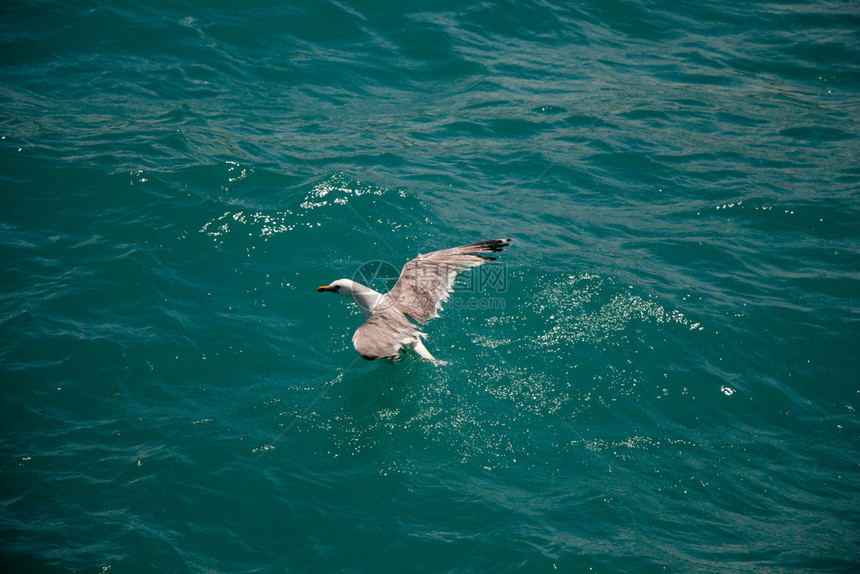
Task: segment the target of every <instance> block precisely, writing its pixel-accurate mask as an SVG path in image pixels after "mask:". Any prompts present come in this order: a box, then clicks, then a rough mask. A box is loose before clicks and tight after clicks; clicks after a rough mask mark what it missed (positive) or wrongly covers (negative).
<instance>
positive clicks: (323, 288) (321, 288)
mask: <svg viewBox="0 0 860 574" xmlns="http://www.w3.org/2000/svg"><path fill="white" fill-rule="evenodd" d="M323 291H334V289H332V288H331V287H330V286H328V285H323V286H322V287H317V293H322V292H323Z"/></svg>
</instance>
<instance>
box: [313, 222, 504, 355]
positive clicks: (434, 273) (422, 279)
mask: <svg viewBox="0 0 860 574" xmlns="http://www.w3.org/2000/svg"><path fill="white" fill-rule="evenodd" d="M510 243H511V240H510V239H492V240H490V241H481V242H480V243H472V244H471V245H462V246H460V247H453V248H451V249H442V250H441V251H433V252H432V253H426V254H424V255H419V256H418V257H416V258H415V259H412V260H411V261H409V262H408V263H406V265H404V266H403V270H402V271H401V272H400V277H399V278H398V279H397V283H395V285H394V288H392V289H391V291H389V292H388V293H385V294H382V293H379V292H378V291H374V290H373V289H371V288H370V287H367V286H366V285H362V284H361V283H358V282H357V281H353V280H351V279H338V280H337V281H334V282H332V283H331V284H330V285H323V286H322V287H318V288H317V291H319V292H322V291H330V292H332V293H337V294H338V295H343V296H344V297H352V298H353V299H354V300H355V302H356V303H358V306H359V307H360V308H361V311H362V313H364V317H365V319H366V320H365V322H364V324H363V325H362V326H361V327H359V328H358V329H357V330H356V331H355V334H354V335H353V336H352V344H353V346H354V347H355V350H356V351H358V354H359V355H361V356H362V357H363V358H365V359H367V360H369V361H372V360H374V359H382V358H386V359H393V360H395V361H397V360H399V359H400V350H401V349H412V350H414V351H415V352H416V353H418V354H419V355H420V356H421V357H423V358H425V359H428V360H430V361H433V363H436V364H438V363H440V361H437V360H436V358H435V357H434V356H433V355H431V354H430V351H428V350H427V348H426V347H425V346H424V343H423V342H422V339H424V338H426V337H427V335H426V334H425V333H422V332H421V331H420V330H419V326H418V325H416V324H415V323H413V322H412V321H415V322H416V323H418V324H419V325H424V324H425V323H426V322H427V321H429V320H430V319H432V318H434V317H438V316H439V310H440V309H442V303H444V302H445V301H447V300H448V294H449V293H451V292H452V290H453V285H454V280H455V279H456V277H457V273H459V272H461V271H464V270H466V269H468V268H469V267H477V266H479V265H483V264H484V263H486V262H487V261H492V260H495V259H496V258H495V257H491V256H488V255H484V253H498V252H499V251H501V250H502V249H504V248H505V247H507V246H508V245H510ZM409 319H412V321H410V320H409Z"/></svg>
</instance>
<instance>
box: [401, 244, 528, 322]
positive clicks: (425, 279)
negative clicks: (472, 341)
mask: <svg viewBox="0 0 860 574" xmlns="http://www.w3.org/2000/svg"><path fill="white" fill-rule="evenodd" d="M510 242H511V240H510V239H493V240H490V241H481V242H480V243H472V244H469V245H461V246H460V247H452V248H451V249H442V250H441V251H433V252H432V253H426V254H424V255H419V256H418V257H416V258H415V259H413V260H411V261H409V262H408V263H407V264H406V265H404V266H403V271H401V273H400V277H399V278H398V280H397V283H396V284H395V285H394V288H393V289H392V290H391V291H390V292H388V293H386V297H387V298H388V303H389V304H391V303H393V305H394V306H395V307H397V308H398V309H399V310H400V311H402V312H403V313H405V314H406V315H408V316H409V317H410V318H412V319H413V320H414V321H417V322H418V323H420V324H422V325H423V324H424V323H426V322H427V321H429V320H430V319H432V318H434V317H438V316H439V310H440V309H441V308H442V303H444V302H445V301H447V300H448V294H449V293H451V291H452V287H453V285H454V280H455V279H456V278H457V273H459V272H461V271H464V270H465V269H468V268H469V267H477V266H478V265H483V264H484V263H486V262H487V261H490V260H493V259H495V257H491V256H489V255H485V254H487V253H498V252H499V251H501V250H502V249H504V248H505V247H507V246H508V245H510Z"/></svg>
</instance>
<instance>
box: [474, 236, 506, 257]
mask: <svg viewBox="0 0 860 574" xmlns="http://www.w3.org/2000/svg"><path fill="white" fill-rule="evenodd" d="M510 244H511V238H510V237H507V238H505V239H490V240H489V241H482V242H480V243H476V244H475V245H476V246H480V247H481V248H483V249H487V250H489V251H490V252H492V253H498V252H499V251H501V250H502V249H504V248H505V247H507V246H508V245H510Z"/></svg>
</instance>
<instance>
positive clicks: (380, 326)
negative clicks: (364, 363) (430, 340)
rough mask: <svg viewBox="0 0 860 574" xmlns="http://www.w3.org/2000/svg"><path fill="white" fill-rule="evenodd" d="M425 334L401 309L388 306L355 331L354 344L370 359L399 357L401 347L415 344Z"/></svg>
mask: <svg viewBox="0 0 860 574" xmlns="http://www.w3.org/2000/svg"><path fill="white" fill-rule="evenodd" d="M423 335H424V333H421V332H419V331H418V328H417V327H416V326H415V324H414V323H411V322H410V321H409V319H407V318H406V316H405V315H403V313H401V312H400V310H398V309H397V308H396V307H388V308H386V309H380V310H378V311H376V312H375V313H374V314H373V315H371V316H370V318H369V319H368V320H367V321H365V322H364V324H363V325H362V326H361V327H359V328H358V329H357V330H356V331H355V334H354V335H353V336H352V344H353V346H354V347H355V350H356V351H358V354H359V355H361V356H362V357H364V358H365V359H368V360H373V359H381V358H389V359H398V358H399V357H400V355H399V351H400V348H401V347H403V346H406V345H410V344H413V343H414V342H415V341H416V340H418V337H419V336H423Z"/></svg>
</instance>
